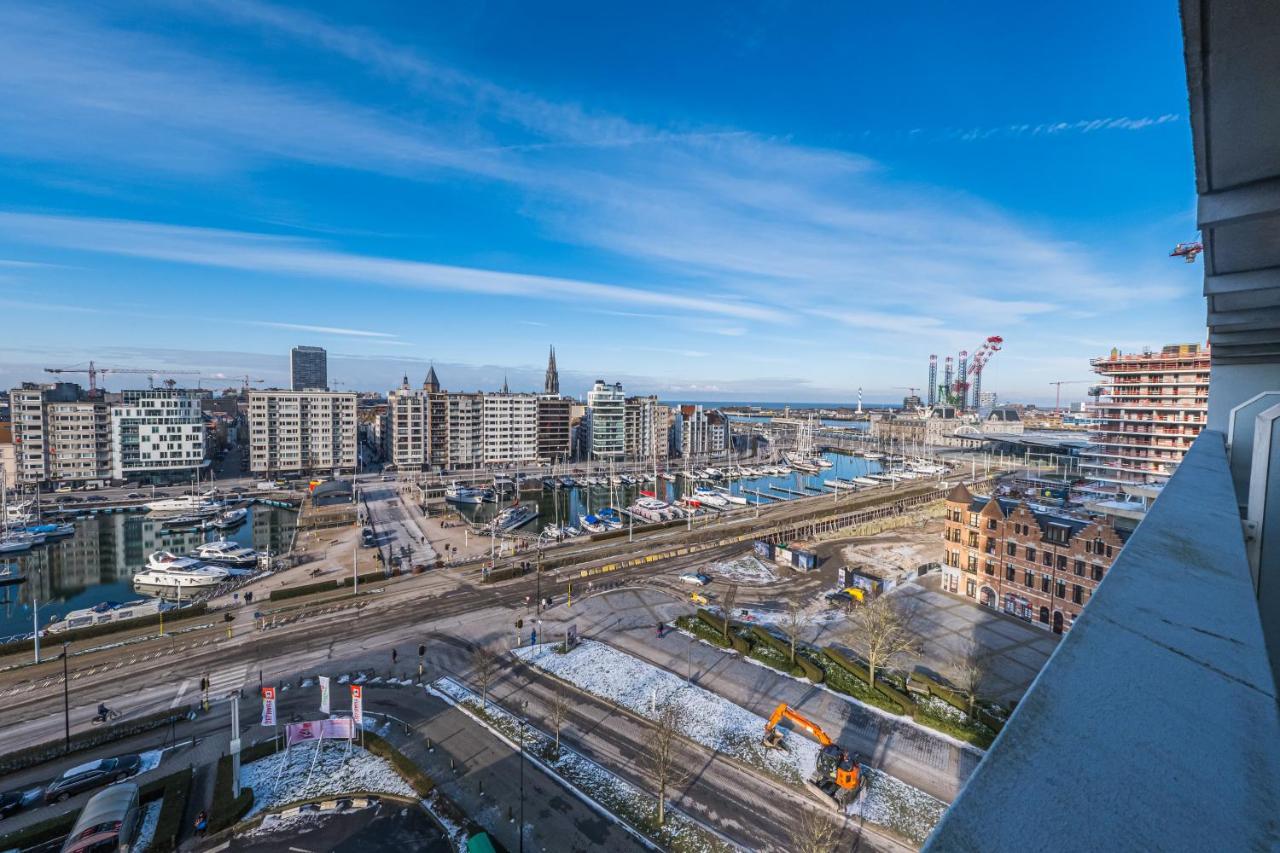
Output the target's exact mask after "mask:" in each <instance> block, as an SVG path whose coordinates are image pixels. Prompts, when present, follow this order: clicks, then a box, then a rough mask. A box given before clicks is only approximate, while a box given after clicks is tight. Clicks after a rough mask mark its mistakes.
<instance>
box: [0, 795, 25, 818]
mask: <svg viewBox="0 0 1280 853" xmlns="http://www.w3.org/2000/svg"><path fill="white" fill-rule="evenodd" d="M24 794H25V792H24V791H5V792H4V793H2V794H0V820H4V819H5V818H7V817H12V816H13V815H15V814H17V813H18V811H19V810H20V809H21V808H22V800H23V796H24Z"/></svg>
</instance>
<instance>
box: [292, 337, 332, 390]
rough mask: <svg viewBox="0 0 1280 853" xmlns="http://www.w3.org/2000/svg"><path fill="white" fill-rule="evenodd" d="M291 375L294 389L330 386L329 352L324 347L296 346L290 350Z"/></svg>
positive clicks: (319, 388)
mask: <svg viewBox="0 0 1280 853" xmlns="http://www.w3.org/2000/svg"><path fill="white" fill-rule="evenodd" d="M289 377H290V380H291V383H292V384H291V386H290V387H292V389H293V390H294V391H325V390H328V388H329V354H328V353H327V352H325V350H324V347H294V348H293V349H292V350H290V352H289Z"/></svg>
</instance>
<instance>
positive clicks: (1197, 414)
mask: <svg viewBox="0 0 1280 853" xmlns="http://www.w3.org/2000/svg"><path fill="white" fill-rule="evenodd" d="M1089 363H1090V364H1091V365H1092V366H1093V369H1094V370H1095V371H1096V372H1097V373H1098V374H1100V375H1101V376H1102V379H1101V380H1100V382H1099V385H1100V386H1101V394H1100V395H1099V399H1098V402H1097V403H1096V404H1094V406H1093V415H1094V418H1095V419H1096V420H1097V421H1098V425H1097V426H1096V427H1095V429H1094V430H1093V431H1092V433H1091V438H1092V440H1093V441H1094V443H1095V445H1096V446H1095V447H1093V448H1090V449H1088V450H1086V451H1085V452H1084V453H1083V454H1082V456H1083V457H1084V461H1083V462H1082V463H1081V465H1080V467H1081V468H1082V469H1083V470H1084V471H1086V472H1087V473H1088V474H1089V476H1090V477H1092V478H1093V479H1096V480H1099V481H1102V482H1107V483H1118V484H1135V483H1136V484H1143V483H1163V482H1164V481H1166V480H1168V478H1169V477H1170V476H1171V475H1172V474H1173V472H1174V471H1175V470H1176V469H1177V467H1178V463H1179V462H1181V461H1182V457H1183V456H1185V455H1186V453H1187V451H1188V450H1189V449H1190V448H1191V443H1192V442H1193V441H1195V439H1196V436H1198V435H1199V434H1200V430H1202V429H1203V428H1204V424H1205V419H1206V417H1207V415H1208V411H1209V347H1208V346H1207V345H1205V346H1201V345H1199V344H1172V345H1170V346H1166V347H1164V348H1163V349H1161V350H1160V352H1151V351H1147V352H1142V353H1136V354H1129V355H1125V354H1122V353H1121V352H1120V351H1119V350H1118V349H1113V350H1111V353H1110V354H1109V355H1108V356H1106V357H1104V358H1095V359H1093V360H1091V361H1090V362H1089Z"/></svg>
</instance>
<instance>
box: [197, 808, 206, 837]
mask: <svg viewBox="0 0 1280 853" xmlns="http://www.w3.org/2000/svg"><path fill="white" fill-rule="evenodd" d="M208 829H209V813H208V812H206V811H202V812H200V814H198V815H196V822H195V830H196V835H198V836H200V837H201V838H204V834H205V832H207V831H208Z"/></svg>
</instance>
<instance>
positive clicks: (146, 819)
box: [133, 800, 164, 850]
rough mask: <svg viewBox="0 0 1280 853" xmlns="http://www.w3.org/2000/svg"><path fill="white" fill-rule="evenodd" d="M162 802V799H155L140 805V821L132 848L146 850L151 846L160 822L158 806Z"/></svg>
mask: <svg viewBox="0 0 1280 853" xmlns="http://www.w3.org/2000/svg"><path fill="white" fill-rule="evenodd" d="M163 804H164V801H163V800H156V801H154V802H150V803H147V804H146V805H145V806H143V807H142V823H140V824H139V825H138V834H137V836H136V837H135V838H134V841H133V849H135V850H146V849H147V848H148V847H150V846H151V840H152V839H153V838H155V837H156V827H157V826H158V825H159V824H160V806H161V805H163Z"/></svg>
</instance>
